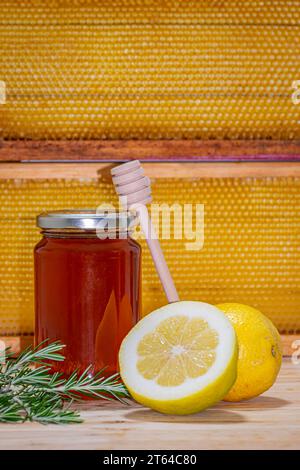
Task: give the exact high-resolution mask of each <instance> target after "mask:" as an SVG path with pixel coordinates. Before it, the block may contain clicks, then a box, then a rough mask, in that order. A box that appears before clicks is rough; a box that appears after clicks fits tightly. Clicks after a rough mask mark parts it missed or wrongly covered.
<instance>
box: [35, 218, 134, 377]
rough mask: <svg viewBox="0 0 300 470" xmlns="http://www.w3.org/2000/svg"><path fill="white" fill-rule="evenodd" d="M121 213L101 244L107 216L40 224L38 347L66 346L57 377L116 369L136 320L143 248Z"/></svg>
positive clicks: (131, 221) (39, 221) (48, 220)
mask: <svg viewBox="0 0 300 470" xmlns="http://www.w3.org/2000/svg"><path fill="white" fill-rule="evenodd" d="M120 214H121V213H117V217H115V219H114V220H115V221H116V227H115V230H114V236H113V235H112V233H111V232H110V231H109V230H107V233H106V236H104V237H103V233H102V235H101V238H99V233H98V230H97V227H98V226H99V225H100V226H103V225H104V226H105V225H106V222H107V218H108V219H109V221H111V220H113V219H112V218H110V215H108V216H107V214H97V213H95V212H93V211H76V212H75V211H65V212H52V213H48V214H42V215H41V216H39V217H38V219H37V224H38V226H39V227H41V228H42V235H43V238H42V239H41V241H40V242H39V243H38V244H37V245H36V247H35V252H34V259H35V310H36V328H35V334H36V339H35V341H36V344H39V343H40V342H41V341H44V340H46V339H49V341H54V340H59V341H61V342H62V343H63V344H64V345H65V348H64V351H63V354H64V355H65V361H64V362H57V363H54V364H53V370H54V371H59V372H63V373H64V374H65V375H70V374H71V373H72V372H73V371H74V370H78V372H83V371H84V370H85V369H86V368H87V367H88V366H89V365H92V369H91V373H95V372H98V371H100V370H102V369H104V371H103V374H104V375H110V374H113V373H115V372H117V370H118V351H119V347H120V344H121V342H122V340H123V338H124V336H125V335H126V334H127V333H128V331H129V330H130V329H131V328H132V326H133V325H134V324H135V323H136V322H137V321H138V319H139V315H140V299H141V288H140V271H141V260H140V258H141V248H140V246H139V244H138V243H137V242H136V241H135V240H133V239H132V238H131V236H130V231H131V229H132V227H133V226H134V224H135V223H136V219H135V218H134V216H133V215H131V214H129V213H128V214H127V213H122V214H123V219H122V220H123V221H124V220H126V224H125V227H124V226H123V224H119V222H120V219H121V218H120ZM103 222H104V223H103Z"/></svg>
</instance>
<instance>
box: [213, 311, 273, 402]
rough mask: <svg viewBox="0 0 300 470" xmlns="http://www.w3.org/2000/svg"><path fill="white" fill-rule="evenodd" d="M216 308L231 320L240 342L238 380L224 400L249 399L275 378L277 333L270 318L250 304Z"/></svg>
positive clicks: (266, 387)
mask: <svg viewBox="0 0 300 470" xmlns="http://www.w3.org/2000/svg"><path fill="white" fill-rule="evenodd" d="M217 307H218V308H219V309H220V310H222V311H223V312H224V313H225V314H226V315H227V317H228V318H229V320H230V321H231V323H232V325H233V327H234V329H235V332H236V335H237V339H238V345H239V356H238V369H237V379H236V382H235V383H234V385H233V387H232V388H231V389H230V391H229V392H228V394H227V395H226V396H225V398H224V400H226V401H241V400H249V399H250V398H253V397H256V396H258V395H260V394H261V393H263V392H265V391H266V390H268V389H269V388H270V387H271V386H272V385H273V383H274V382H275V380H276V377H277V375H278V372H279V370H280V366H281V361H282V351H281V341H280V335H279V333H278V331H277V329H276V327H275V326H274V325H273V323H272V322H271V320H269V318H267V317H266V316H265V315H263V314H262V313H261V312H260V311H259V310H256V309H255V308H253V307H249V306H248V305H243V304H238V303H224V304H219V305H217Z"/></svg>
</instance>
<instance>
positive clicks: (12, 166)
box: [0, 162, 300, 179]
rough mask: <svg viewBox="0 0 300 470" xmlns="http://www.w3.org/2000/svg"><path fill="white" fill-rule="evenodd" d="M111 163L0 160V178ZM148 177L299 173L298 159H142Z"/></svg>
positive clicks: (91, 173)
mask: <svg viewBox="0 0 300 470" xmlns="http://www.w3.org/2000/svg"><path fill="white" fill-rule="evenodd" d="M112 167H113V164H112V163H79V162H78V163H51V164H50V163H17V162H14V163H11V162H10V163H4V162H2V163H0V179H56V178H64V179H77V178H110V169H111V168H112ZM143 168H144V170H145V174H146V175H147V176H149V177H150V178H247V177H254V178H266V177H300V162H285V163H284V162H269V163H268V162H239V163H237V162H235V163H229V162H227V163H223V162H215V163H200V162H197V163H190V162H181V163H178V162H177V163H175V162H168V163H165V162H156V163H154V162H152V163H149V162H148V163H143Z"/></svg>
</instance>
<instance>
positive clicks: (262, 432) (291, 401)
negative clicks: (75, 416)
mask: <svg viewBox="0 0 300 470" xmlns="http://www.w3.org/2000/svg"><path fill="white" fill-rule="evenodd" d="M80 409H81V412H82V417H83V418H84V419H85V422H84V423H83V424H76V425H63V426H55V425H47V426H44V425H40V424H35V423H25V424H1V425H0V449H107V450H116V449H122V450H123V449H172V450H174V449H300V361H299V364H298V365H297V364H293V363H292V361H291V359H286V360H285V362H284V364H283V367H282V370H281V373H280V376H279V378H278V380H277V382H276V384H275V385H274V386H273V387H272V389H270V390H268V391H267V392H266V393H265V394H264V395H262V396H260V397H258V398H256V399H254V400H251V401H248V402H243V403H236V404H231V403H225V402H221V403H219V404H218V405H216V406H215V407H213V408H211V409H209V410H206V411H204V412H202V413H199V414H197V415H193V416H165V415H161V414H159V413H156V412H153V411H151V410H147V409H145V408H142V407H140V406H138V405H133V406H125V405H121V404H119V403H112V404H111V403H107V402H90V403H85V404H83V405H80Z"/></svg>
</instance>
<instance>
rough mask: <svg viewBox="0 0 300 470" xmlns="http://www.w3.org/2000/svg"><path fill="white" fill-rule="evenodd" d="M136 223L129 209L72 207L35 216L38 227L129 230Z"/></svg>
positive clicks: (134, 216) (133, 214) (134, 215)
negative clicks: (100, 209) (102, 209)
mask: <svg viewBox="0 0 300 470" xmlns="http://www.w3.org/2000/svg"><path fill="white" fill-rule="evenodd" d="M137 223H138V218H137V215H136V214H135V213H134V212H131V211H130V212H129V211H121V212H118V211H113V210H107V211H106V210H104V211H100V212H98V211H96V210H91V209H80V210H77V209H74V210H62V211H52V212H44V213H42V214H40V215H38V216H37V218H36V224H37V226H38V227H40V228H42V229H44V230H47V229H52V230H53V229H54V230H55V229H56V230H63V229H77V230H78V229H79V230H99V228H100V229H102V228H103V230H105V229H106V230H108V231H111V230H116V231H130V230H131V229H132V228H133V227H135V226H136V225H137Z"/></svg>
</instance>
